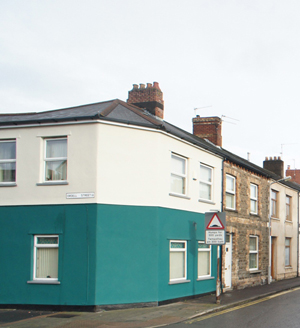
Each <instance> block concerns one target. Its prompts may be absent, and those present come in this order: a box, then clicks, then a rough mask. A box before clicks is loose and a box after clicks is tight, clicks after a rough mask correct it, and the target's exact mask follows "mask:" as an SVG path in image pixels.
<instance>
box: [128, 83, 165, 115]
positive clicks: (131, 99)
mask: <svg viewBox="0 0 300 328" xmlns="http://www.w3.org/2000/svg"><path fill="white" fill-rule="evenodd" d="M127 103H128V104H133V105H135V106H138V107H140V108H145V109H146V110H147V111H148V112H150V113H151V114H152V115H155V116H157V117H159V118H161V119H163V118H164V101H163V93H162V91H161V90H160V87H159V84H158V82H153V85H152V84H151V83H147V87H145V84H140V87H139V86H138V85H137V84H134V85H133V89H132V90H131V91H129V92H128V99H127Z"/></svg>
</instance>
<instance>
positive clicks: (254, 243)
mask: <svg viewBox="0 0 300 328" xmlns="http://www.w3.org/2000/svg"><path fill="white" fill-rule="evenodd" d="M249 249H250V251H249V252H250V254H249V269H250V270H257V269H258V237H257V236H250V240H249Z"/></svg>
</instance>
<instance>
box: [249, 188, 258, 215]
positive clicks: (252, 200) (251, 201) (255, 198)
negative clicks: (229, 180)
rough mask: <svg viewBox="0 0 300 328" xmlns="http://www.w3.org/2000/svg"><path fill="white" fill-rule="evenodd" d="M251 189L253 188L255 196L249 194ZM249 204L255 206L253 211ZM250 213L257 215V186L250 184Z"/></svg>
mask: <svg viewBox="0 0 300 328" xmlns="http://www.w3.org/2000/svg"><path fill="white" fill-rule="evenodd" d="M251 187H254V188H255V195H254V196H253V195H252V193H251ZM251 203H254V204H255V211H252V206H251ZM250 213H251V214H258V185H256V184H254V183H250Z"/></svg>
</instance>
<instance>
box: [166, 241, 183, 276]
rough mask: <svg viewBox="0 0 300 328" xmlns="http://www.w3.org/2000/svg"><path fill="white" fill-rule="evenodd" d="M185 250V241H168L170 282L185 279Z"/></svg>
mask: <svg viewBox="0 0 300 328" xmlns="http://www.w3.org/2000/svg"><path fill="white" fill-rule="evenodd" d="M186 249H187V242H186V241H182V240H171V241H170V281H176V280H184V279H186V277H187V272H186V271H187V270H186Z"/></svg>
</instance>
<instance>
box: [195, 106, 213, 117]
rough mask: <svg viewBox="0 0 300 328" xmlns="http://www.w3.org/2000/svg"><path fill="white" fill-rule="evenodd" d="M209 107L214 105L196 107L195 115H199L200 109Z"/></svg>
mask: <svg viewBox="0 0 300 328" xmlns="http://www.w3.org/2000/svg"><path fill="white" fill-rule="evenodd" d="M209 107H212V105H209V106H203V107H197V108H194V112H195V116H197V110H198V109H203V108H209Z"/></svg>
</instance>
